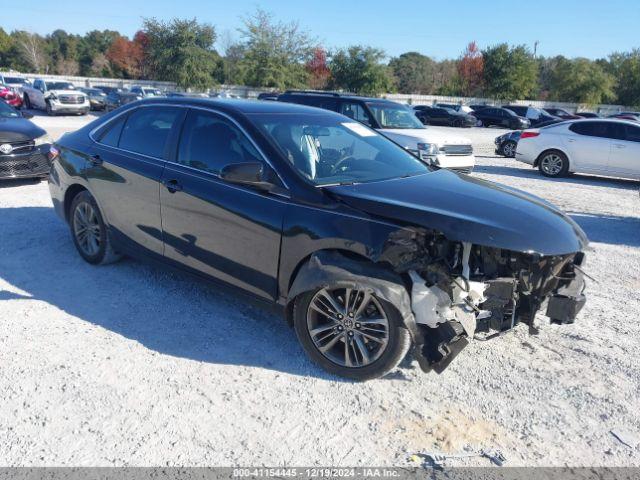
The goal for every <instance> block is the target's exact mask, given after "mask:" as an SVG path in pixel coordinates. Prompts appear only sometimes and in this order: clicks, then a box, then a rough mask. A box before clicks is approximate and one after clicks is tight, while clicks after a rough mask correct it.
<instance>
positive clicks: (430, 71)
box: [389, 52, 437, 95]
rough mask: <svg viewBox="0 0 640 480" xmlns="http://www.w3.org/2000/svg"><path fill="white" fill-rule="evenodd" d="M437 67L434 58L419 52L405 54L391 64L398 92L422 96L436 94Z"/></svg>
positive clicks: (394, 59)
mask: <svg viewBox="0 0 640 480" xmlns="http://www.w3.org/2000/svg"><path fill="white" fill-rule="evenodd" d="M436 66H437V64H436V62H435V61H434V60H433V59H432V58H430V57H427V56H426V55H422V54H421V53H418V52H407V53H403V54H402V55H400V56H399V57H396V58H392V59H391V61H390V62H389V68H391V71H392V73H393V76H394V78H395V83H396V87H397V89H398V92H400V93H416V94H421V95H428V94H432V93H434V92H435V90H436V86H435V78H436V76H435V73H436Z"/></svg>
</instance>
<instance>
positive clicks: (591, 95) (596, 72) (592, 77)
mask: <svg viewBox="0 0 640 480" xmlns="http://www.w3.org/2000/svg"><path fill="white" fill-rule="evenodd" d="M550 84H551V85H550V86H551V88H550V92H549V93H550V95H549V97H550V98H551V99H552V100H557V101H562V102H577V103H586V104H589V105H595V104H598V103H603V102H606V101H609V100H612V99H613V98H614V97H615V93H614V91H613V87H614V79H613V76H612V75H611V74H609V73H607V72H605V71H604V69H603V68H602V67H601V66H600V65H598V64H597V63H596V62H593V61H591V60H588V59H586V58H575V59H572V60H568V59H566V58H561V59H559V60H558V62H557V65H556V67H555V69H554V70H553V72H552V74H551V82H550Z"/></svg>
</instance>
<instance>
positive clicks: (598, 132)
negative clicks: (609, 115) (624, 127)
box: [569, 122, 616, 138]
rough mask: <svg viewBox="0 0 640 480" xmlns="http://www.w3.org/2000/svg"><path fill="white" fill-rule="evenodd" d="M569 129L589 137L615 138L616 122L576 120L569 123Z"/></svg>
mask: <svg viewBox="0 0 640 480" xmlns="http://www.w3.org/2000/svg"><path fill="white" fill-rule="evenodd" d="M569 130H571V131H572V132H573V133H577V134H578V135H587V136H589V137H601V138H616V135H615V131H616V124H615V123H610V122H578V123H574V124H572V125H570V126H569Z"/></svg>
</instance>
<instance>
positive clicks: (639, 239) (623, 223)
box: [569, 213, 640, 247]
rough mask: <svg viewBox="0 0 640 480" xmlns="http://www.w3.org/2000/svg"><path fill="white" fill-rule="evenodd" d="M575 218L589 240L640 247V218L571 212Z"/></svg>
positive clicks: (571, 215)
mask: <svg viewBox="0 0 640 480" xmlns="http://www.w3.org/2000/svg"><path fill="white" fill-rule="evenodd" d="M569 215H570V217H571V218H573V220H574V221H575V222H576V223H577V224H578V225H580V227H581V228H582V229H583V230H584V231H585V233H586V234H587V237H589V240H590V241H592V242H596V243H609V244H611V245H627V246H629V247H640V218H638V217H619V216H616V215H598V214H588V213H570V214H569Z"/></svg>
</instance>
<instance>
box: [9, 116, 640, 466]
mask: <svg viewBox="0 0 640 480" xmlns="http://www.w3.org/2000/svg"><path fill="white" fill-rule="evenodd" d="M35 121H36V122H37V123H40V124H41V125H43V126H45V128H48V129H49V131H50V132H51V133H52V134H54V135H56V136H57V135H60V134H61V133H62V132H63V131H65V130H69V129H73V128H77V127H78V126H80V125H81V124H83V123H84V122H86V121H87V119H86V118H68V117H65V118H54V119H51V118H47V117H37V118H36V119H35ZM462 133H463V134H464V135H466V136H468V137H470V138H472V139H473V141H474V144H475V146H476V151H477V152H478V153H482V154H485V155H490V154H491V152H492V148H493V146H492V145H491V141H492V140H493V138H494V137H495V136H496V135H498V134H499V133H500V131H498V130H493V129H492V130H486V129H475V128H474V129H470V130H465V131H463V132H462ZM478 165H479V166H478V168H477V170H476V172H475V173H474V175H477V176H479V177H482V178H487V179H490V180H495V181H498V182H503V183H506V184H508V185H512V186H515V187H518V188H522V189H524V190H527V191H529V192H532V193H534V194H537V195H540V196H542V197H544V198H546V199H548V200H550V201H552V202H554V203H555V204H557V205H559V206H560V207H562V208H563V209H564V210H566V211H567V212H569V213H570V214H571V215H573V216H574V218H575V219H576V220H577V221H578V222H579V223H580V224H581V225H582V226H583V227H584V229H585V230H586V232H587V233H588V235H589V236H590V238H591V239H592V242H593V243H592V245H593V248H594V251H593V252H591V254H590V255H589V257H588V263H587V268H588V272H589V274H590V275H592V276H593V277H595V278H596V279H597V281H598V283H597V284H596V283H594V282H590V284H589V286H588V290H587V294H588V303H587V306H586V307H585V310H584V311H583V313H582V314H581V315H580V318H579V321H578V322H577V323H576V324H575V325H569V326H555V325H549V324H548V322H544V321H541V324H542V326H541V332H540V334H539V335H538V336H529V335H528V333H527V331H526V328H524V327H522V328H518V329H516V331H515V332H513V333H511V334H508V335H506V336H504V337H502V338H498V339H495V340H492V341H490V342H484V343H480V342H475V343H473V344H472V345H470V346H469V347H468V348H467V349H466V350H465V351H464V352H463V353H462V354H461V355H460V356H459V357H458V358H457V359H456V360H455V361H454V363H453V364H452V365H451V367H450V368H449V369H448V370H447V371H446V372H445V373H443V374H442V375H439V376H438V375H436V374H428V375H426V374H423V373H422V372H421V371H420V370H419V369H417V368H416V367H415V363H414V364H409V362H405V365H404V366H403V368H401V369H399V370H398V371H397V372H394V373H393V374H391V375H390V376H389V377H388V378H385V379H381V380H376V381H370V382H367V383H364V384H354V383H350V382H346V381H342V380H340V379H337V378H334V377H331V376H329V375H327V374H325V373H323V372H322V371H321V370H320V369H319V368H317V367H315V366H314V365H313V364H312V363H311V362H310V361H308V360H307V359H306V357H305V356H304V354H303V352H302V349H301V348H300V347H299V346H298V344H297V342H296V340H295V337H294V333H293V331H292V330H291V329H290V328H289V327H288V326H287V325H286V324H285V323H284V322H283V321H282V320H281V319H280V318H278V317H277V316H275V315H273V314H271V313H267V312H265V311H263V310H261V309H258V308H256V307H252V306H248V305H247V303H246V301H245V299H244V298H243V297H240V296H236V295H232V294H229V293H226V292H219V291H216V289H215V288H212V287H210V286H208V285H204V284H201V283H197V282H194V281H193V280H192V279H191V278H188V277H185V276H182V275H179V274H171V273H167V271H165V270H163V269H161V268H158V267H152V266H148V265H146V264H143V263H140V262H138V261H135V260H125V261H122V262H120V263H118V264H115V265H111V266H107V267H92V266H90V265H88V264H86V263H84V262H83V261H82V260H81V259H80V257H79V255H78V254H77V253H76V252H75V250H74V247H73V245H72V242H71V240H70V236H69V233H68V230H67V228H66V226H65V225H64V224H63V223H62V222H61V221H60V220H59V219H58V218H57V217H56V216H55V214H54V212H53V210H52V208H51V201H50V198H49V194H48V189H47V185H46V183H37V184H33V183H29V182H2V183H0V320H1V321H0V365H2V368H0V438H2V441H1V442H0V459H1V461H2V464H4V465H49V466H51V465H85V466H88V465H101V466H109V465H242V464H244V465H256V464H260V465H262V464H264V465H285V464H286V465H312V464H314V465H343V466H360V465H371V464H374V465H386V466H392V465H407V464H409V460H408V458H409V456H410V455H411V454H412V453H414V452H420V451H425V450H445V451H446V450H448V451H456V450H459V449H461V448H463V447H464V446H465V445H468V446H471V447H474V448H480V447H482V448H488V449H499V450H501V451H502V452H503V454H504V455H505V456H506V457H507V459H508V465H512V466H515V465H538V466H560V465H570V466H594V465H607V466H614V465H615V466H623V465H635V466H638V465H640V446H638V445H636V446H634V447H628V446H625V445H623V444H622V443H620V442H619V441H618V440H616V438H615V437H614V436H613V435H612V434H611V433H610V431H611V430H615V429H620V430H624V431H627V432H630V433H631V434H632V435H635V436H636V437H637V436H638V432H640V415H639V412H640V401H639V399H638V393H639V392H640V370H639V368H638V366H639V365H640V322H639V321H638V312H639V311H640V300H639V294H638V292H639V291H640V214H639V197H638V184H637V183H633V182H626V181H619V180H609V179H602V178H595V177H587V176H573V177H570V178H568V179H564V180H558V181H555V180H549V179H545V178H543V177H541V176H540V175H539V174H538V173H537V171H535V170H532V169H530V168H529V167H526V166H523V165H522V164H518V163H517V162H515V161H513V160H507V159H503V158H495V157H482V158H478ZM471 463H472V464H477V465H487V464H488V463H487V460H485V459H478V460H474V461H472V462H471ZM452 464H453V465H455V462H454V463H452Z"/></svg>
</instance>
